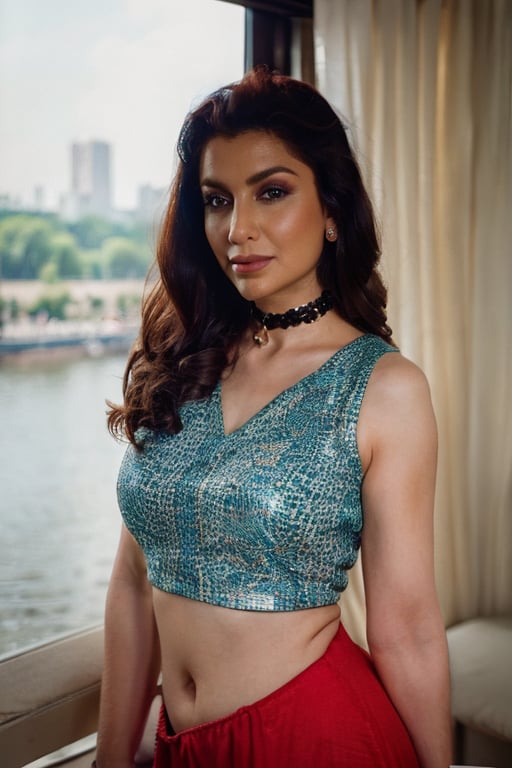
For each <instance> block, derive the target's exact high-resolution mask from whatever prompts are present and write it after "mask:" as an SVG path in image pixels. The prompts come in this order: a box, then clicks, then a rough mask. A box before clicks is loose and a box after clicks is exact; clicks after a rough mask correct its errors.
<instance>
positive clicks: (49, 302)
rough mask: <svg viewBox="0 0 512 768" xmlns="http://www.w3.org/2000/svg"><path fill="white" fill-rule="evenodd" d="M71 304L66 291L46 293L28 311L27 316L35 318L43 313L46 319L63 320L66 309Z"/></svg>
mask: <svg viewBox="0 0 512 768" xmlns="http://www.w3.org/2000/svg"><path fill="white" fill-rule="evenodd" d="M70 303H71V296H70V294H69V292H68V291H61V292H58V293H54V292H53V291H52V292H51V293H46V294H43V295H42V296H40V297H39V298H38V299H37V301H35V302H34V303H33V304H32V306H31V307H30V309H29V311H28V312H29V315H31V316H32V317H35V316H36V315H39V314H40V313H42V312H44V313H45V314H46V315H47V316H48V318H55V319H56V320H65V318H66V308H67V306H68V304H70Z"/></svg>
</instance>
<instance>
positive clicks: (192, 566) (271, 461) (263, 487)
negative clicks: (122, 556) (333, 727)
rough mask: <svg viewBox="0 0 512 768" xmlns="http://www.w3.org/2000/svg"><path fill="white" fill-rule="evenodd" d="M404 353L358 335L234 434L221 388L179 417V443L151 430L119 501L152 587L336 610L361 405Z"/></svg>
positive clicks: (278, 606) (271, 607)
mask: <svg viewBox="0 0 512 768" xmlns="http://www.w3.org/2000/svg"><path fill="white" fill-rule="evenodd" d="M392 351H396V350H395V348H394V347H391V346H390V345H388V344H386V343H385V342H384V341H383V340H382V339H380V338H378V337H377V336H373V335H370V334H367V335H364V336H360V337H359V338H357V339H355V340H354V341H352V342H351V343H349V344H348V345H347V346H345V347H343V348H342V349H340V350H338V351H337V352H336V353H335V354H334V355H333V356H332V357H330V358H329V359H328V360H327V361H326V362H325V363H323V365H321V366H320V367H319V368H318V369H317V370H315V371H313V373H311V374H309V375H307V376H305V377H304V378H302V379H301V380H300V381H298V382H297V383H296V384H294V385H292V386H291V387H289V388H287V389H285V390H284V391H283V392H281V393H280V394H279V395H277V397H275V398H274V399H273V400H272V401H271V402H269V403H268V404H267V405H266V406H265V407H263V408H262V409H261V410H260V411H259V412H258V413H256V414H255V415H254V416H252V417H251V418H250V419H249V420H248V421H247V422H246V423H245V424H243V425H242V426H241V427H239V428H238V429H237V430H235V431H234V432H232V433H230V434H226V433H225V430H224V422H223V417H222V407H221V386H220V382H219V383H218V384H217V386H216V388H215V389H214V391H213V392H212V394H211V396H210V397H208V398H207V399H204V400H196V401H193V402H188V403H186V404H185V405H183V406H182V407H181V409H180V416H181V419H182V422H183V429H182V430H181V431H180V432H179V433H178V434H167V433H164V432H155V431H150V430H148V429H145V428H143V429H141V430H139V431H138V433H137V438H138V440H139V441H141V440H142V441H143V448H142V450H137V449H135V448H134V447H133V446H132V445H130V446H128V448H127V450H126V453H125V456H124V459H123V461H122V464H121V468H120V472H119V479H118V500H119V506H120V510H121V513H122V515H123V518H124V521H125V524H126V526H127V528H128V529H129V530H130V531H131V533H132V534H133V536H134V537H135V539H136V540H137V541H138V543H139V544H140V546H141V548H142V550H143V552H144V554H145V557H146V562H147V568H148V578H149V581H150V582H151V583H152V584H153V585H154V586H155V587H157V588H158V589H161V590H164V591H166V592H170V593H174V594H177V595H182V596H185V597H188V598H192V599H194V600H201V601H204V602H207V603H211V604H214V605H219V606H225V607H228V608H235V609H242V610H257V611H289V610H297V609H302V608H311V607H316V606H321V605H330V604H333V603H335V602H336V601H337V600H338V599H339V596H340V594H341V592H342V591H343V590H344V589H345V588H346V586H347V582H348V575H347V571H348V569H350V568H351V567H352V566H353V565H354V563H355V561H356V559H357V554H358V550H359V547H360V543H361V531H362V527H363V514H362V508H361V484H362V479H363V471H362V467H361V461H360V458H359V453H358V448H357V434H356V432H357V422H358V418H359V411H360V408H361V402H362V399H363V396H364V392H365V389H366V385H367V382H368V379H369V377H370V374H371V372H372V370H373V368H374V366H375V364H376V362H377V361H378V360H379V358H380V357H381V356H382V355H383V354H385V353H386V352H392Z"/></svg>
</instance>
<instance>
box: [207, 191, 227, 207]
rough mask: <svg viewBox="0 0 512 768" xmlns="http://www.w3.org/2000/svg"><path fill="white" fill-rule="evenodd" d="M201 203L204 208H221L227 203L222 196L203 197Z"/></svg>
mask: <svg viewBox="0 0 512 768" xmlns="http://www.w3.org/2000/svg"><path fill="white" fill-rule="evenodd" d="M203 201H204V204H205V207H206V208H223V207H224V206H225V205H227V204H228V201H227V200H226V198H225V197H222V195H214V194H212V195H205V196H204V197H203Z"/></svg>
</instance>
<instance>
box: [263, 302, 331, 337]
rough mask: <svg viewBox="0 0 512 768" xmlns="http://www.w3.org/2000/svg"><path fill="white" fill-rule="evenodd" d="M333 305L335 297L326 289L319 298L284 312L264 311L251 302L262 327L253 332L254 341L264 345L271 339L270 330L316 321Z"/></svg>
mask: <svg viewBox="0 0 512 768" xmlns="http://www.w3.org/2000/svg"><path fill="white" fill-rule="evenodd" d="M333 307H334V299H333V297H332V296H331V294H330V293H329V291H324V292H323V293H322V295H321V296H319V297H318V299H314V301H310V302H309V303H308V304H301V305H300V306H299V307H292V309H289V310H288V311H287V312H283V313H282V314H281V313H275V314H274V313H272V312H262V311H261V309H258V307H257V306H256V304H255V303H254V302H251V315H252V317H253V319H254V320H256V322H257V323H259V325H260V326H261V329H259V330H257V331H255V333H254V334H253V337H252V338H253V341H254V343H255V344H257V345H258V346H259V347H264V346H265V345H266V344H268V341H269V335H268V332H269V331H271V330H273V329H274V328H283V329H286V328H290V327H295V326H297V325H300V324H301V323H308V324H309V323H315V322H316V321H317V320H319V319H320V318H321V317H323V316H324V315H325V314H326V312H329V310H330V309H332V308H333Z"/></svg>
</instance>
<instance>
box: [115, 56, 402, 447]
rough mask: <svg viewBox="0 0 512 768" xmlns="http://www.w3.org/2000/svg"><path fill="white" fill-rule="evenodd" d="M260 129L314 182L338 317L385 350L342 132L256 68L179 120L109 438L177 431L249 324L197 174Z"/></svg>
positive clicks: (367, 231) (310, 95) (310, 93)
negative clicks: (214, 244) (220, 255)
mask: <svg viewBox="0 0 512 768" xmlns="http://www.w3.org/2000/svg"><path fill="white" fill-rule="evenodd" d="M255 130H256V131H265V132H268V133H270V134H272V135H273V136H276V137H277V138H279V139H280V140H281V141H283V142H284V143H285V145H286V147H287V149H288V151H290V152H291V153H292V154H293V155H294V156H296V157H297V158H298V159H299V160H301V161H302V162H304V163H305V164H306V165H308V166H309V167H310V168H311V169H312V171H313V173H314V176H315V179H316V184H317V189H318V193H319V197H320V200H321V202H322V203H323V205H324V206H325V209H326V211H327V212H328V214H329V216H331V217H332V218H333V219H334V220H335V222H336V225H337V229H338V239H337V241H336V242H335V243H329V242H327V241H326V242H325V245H324V249H323V252H322V254H321V256H320V260H319V263H318V266H317V275H318V279H319V282H320V285H321V286H322V287H323V288H327V289H329V290H330V292H331V293H332V295H333V297H334V300H335V305H336V311H337V312H338V313H339V315H340V316H341V317H343V318H344V319H345V320H347V321H348V322H349V323H351V324H352V325H353V326H355V327H356V328H358V329H360V330H361V331H364V332H370V333H374V334H376V335H378V336H380V337H381V338H383V339H385V340H386V341H388V342H390V343H392V340H391V329H390V328H389V326H388V325H387V320H386V311H385V309H386V289H385V286H384V284H383V282H382V279H381V276H380V274H379V272H378V268H377V267H378V262H379V258H380V248H379V241H378V237H377V233H376V226H375V220H374V215H373V209H372V205H371V202H370V199H369V197H368V194H367V192H366V190H365V188H364V185H363V181H362V178H361V173H360V170H359V167H358V164H357V162H356V159H355V157H354V154H353V152H352V150H351V148H350V146H349V143H348V140H347V136H346V133H345V129H344V127H343V125H342V123H341V121H340V119H339V118H338V116H337V115H336V113H335V112H334V111H333V109H332V108H331V106H330V105H329V104H328V102H327V101H326V100H325V99H324V98H323V97H322V96H321V95H320V94H319V93H318V92H317V91H316V90H315V89H314V88H312V87H311V86H310V85H307V84H306V83H303V82H301V81H298V80H294V79H292V78H289V77H285V76H282V75H279V74H275V73H272V72H270V71H268V70H267V69H265V68H256V69H254V70H251V71H250V72H248V73H247V74H246V75H245V76H244V77H243V79H242V80H240V81H239V82H237V83H233V84H231V85H228V86H226V87H224V88H221V89H219V90H217V91H215V92H214V93H212V94H211V95H210V96H208V97H207V98H206V99H205V100H204V101H203V102H202V104H200V105H199V106H198V107H197V108H196V109H194V110H193V111H192V112H190V114H189V115H188V116H187V117H186V119H185V122H184V124H183V127H182V129H181V133H180V137H179V140H178V147H177V149H178V158H179V162H178V169H177V173H176V176H175V178H174V182H173V184H172V187H171V191H170V198H169V204H168V206H167V210H166V213H165V216H164V219H163V223H162V227H161V231H160V236H159V241H158V247H157V258H156V265H155V267H156V268H157V278H156V281H155V282H154V283H153V285H152V287H151V290H150V291H149V292H148V294H147V296H146V297H145V299H144V301H143V307H142V325H141V332H140V336H139V339H138V341H137V343H136V344H135V346H134V348H133V350H132V352H131V354H130V357H129V359H128V363H127V367H126V372H125V376H124V386H123V393H124V404H123V405H121V406H116V405H113V404H111V403H110V404H109V405H110V412H109V416H108V426H109V429H110V431H111V432H112V433H113V434H114V435H115V436H118V437H119V436H122V435H124V436H126V437H127V438H128V439H129V440H130V441H131V442H132V443H134V445H136V446H137V445H139V441H137V437H136V432H137V430H138V429H139V428H140V427H148V428H150V429H154V430H163V431H166V432H169V433H176V432H179V431H180V430H181V428H182V423H181V419H180V416H179V408H180V406H181V405H182V404H183V403H185V402H187V401H191V400H197V399H201V398H205V397H208V395H210V394H211V392H212V391H213V389H214V387H215V385H216V384H217V382H218V380H219V378H220V376H221V373H222V371H223V370H224V369H225V368H226V367H227V366H228V364H229V360H230V359H231V360H232V359H233V354H235V356H236V350H237V348H238V345H239V343H240V341H241V339H242V336H243V335H244V333H245V331H246V330H247V328H248V326H249V324H250V322H251V316H250V304H249V302H247V301H246V300H245V299H243V298H242V297H241V296H240V294H239V293H238V291H237V290H236V289H235V287H234V286H233V285H232V283H231V282H230V281H229V280H228V278H227V277H226V276H225V275H224V273H223V272H222V270H221V268H220V266H219V265H218V263H217V260H216V258H215V256H214V254H213V252H212V250H211V248H210V246H209V244H208V241H207V239H206V235H205V230H204V204H203V199H202V195H201V190H200V181H199V170H200V162H201V157H202V152H203V150H204V148H205V146H206V144H207V142H208V141H209V140H210V139H212V138H213V137H214V136H219V135H221V136H225V137H234V136H237V135H239V134H241V133H243V132H246V131H255Z"/></svg>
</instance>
